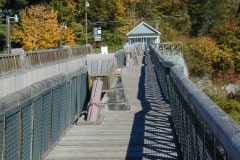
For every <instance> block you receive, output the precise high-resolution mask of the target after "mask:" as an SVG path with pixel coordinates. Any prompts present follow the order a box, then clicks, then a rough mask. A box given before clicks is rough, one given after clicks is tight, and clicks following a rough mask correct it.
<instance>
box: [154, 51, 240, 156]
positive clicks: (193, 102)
mask: <svg viewBox="0 0 240 160" xmlns="http://www.w3.org/2000/svg"><path fill="white" fill-rule="evenodd" d="M150 53H151V55H152V57H153V62H154V64H155V70H156V72H157V75H158V80H159V81H160V85H161V87H162V89H163V93H164V95H165V98H166V99H167V100H168V102H169V103H170V105H171V108H172V111H171V112H172V119H173V124H174V127H175V129H176V132H177V135H178V139H179V142H180V144H181V149H182V151H183V154H184V159H185V160H188V159H189V160H191V159H213V160H215V159H218V160H223V159H228V160H237V159H239V157H240V126H239V125H238V124H237V123H236V122H235V121H233V120H232V118H231V117H229V116H228V115H227V114H226V113H225V112H224V111H223V110H222V109H220V107H218V106H217V105H216V104H215V103H214V102H213V101H212V100H211V99H210V98H209V97H208V96H206V95H205V94H204V93H203V92H202V91H200V90H199V89H198V88H197V87H196V86H195V85H194V84H193V83H192V82H191V81H190V80H189V79H188V78H187V77H186V76H184V74H183V73H182V71H181V70H182V68H181V67H180V66H179V65H177V64H174V63H172V62H169V61H166V60H165V59H164V57H163V55H161V54H160V52H159V51H158V50H157V49H154V48H153V47H151V49H150Z"/></svg>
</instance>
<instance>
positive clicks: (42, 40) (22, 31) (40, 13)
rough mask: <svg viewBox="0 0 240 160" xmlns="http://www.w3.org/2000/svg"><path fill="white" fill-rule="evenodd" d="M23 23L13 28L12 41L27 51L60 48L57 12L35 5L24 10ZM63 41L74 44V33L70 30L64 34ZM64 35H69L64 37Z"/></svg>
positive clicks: (22, 14) (21, 15)
mask: <svg viewBox="0 0 240 160" xmlns="http://www.w3.org/2000/svg"><path fill="white" fill-rule="evenodd" d="M20 17H21V19H20V20H21V21H20V23H19V24H17V25H15V26H14V27H13V35H12V39H13V41H15V42H16V43H19V44H20V45H21V46H22V48H23V49H24V50H26V51H31V50H36V49H43V48H52V47H58V46H59V42H60V25H59V24H58V20H57V12H56V11H54V10H52V9H51V10H49V9H48V8H47V7H46V6H45V5H43V4H40V5H35V6H31V7H29V8H26V9H25V10H23V11H22V12H21V14H20ZM67 31H68V32H69V35H68V34H66V33H64V34H63V40H64V39H66V38H67V39H68V40H65V41H64V42H68V44H69V45H73V44H74V40H72V39H73V38H72V37H74V35H73V32H72V31H71V30H70V29H67V30H65V31H64V32H67ZM64 35H67V37H66V36H64Z"/></svg>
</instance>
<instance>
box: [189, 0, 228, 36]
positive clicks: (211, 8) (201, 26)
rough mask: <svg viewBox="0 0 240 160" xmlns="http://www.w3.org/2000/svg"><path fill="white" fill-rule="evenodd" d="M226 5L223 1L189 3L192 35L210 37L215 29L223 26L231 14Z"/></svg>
mask: <svg viewBox="0 0 240 160" xmlns="http://www.w3.org/2000/svg"><path fill="white" fill-rule="evenodd" d="M226 4H227V3H226ZM226 4H225V3H224V2H223V1H222V0H191V1H189V7H188V14H189V15H190V21H191V23H192V26H191V35H192V36H195V37H196V36H198V35H209V34H210V33H211V29H212V28H213V27H215V26H218V25H221V24H222V23H223V22H224V21H225V20H226V18H227V15H228V13H229V8H228V7H229V6H228V5H226Z"/></svg>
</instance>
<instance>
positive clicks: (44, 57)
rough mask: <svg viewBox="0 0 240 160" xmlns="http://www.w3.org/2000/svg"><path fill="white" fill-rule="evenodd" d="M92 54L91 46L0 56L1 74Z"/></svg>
mask: <svg viewBox="0 0 240 160" xmlns="http://www.w3.org/2000/svg"><path fill="white" fill-rule="evenodd" d="M89 53H91V46H84V47H75V48H58V49H48V50H37V51H31V52H25V53H22V54H7V55H6V54H4V55H0V74H3V73H6V72H12V71H18V70H21V69H23V68H24V69H26V68H28V67H33V66H38V65H45V64H48V63H54V62H58V61H62V60H66V59H69V58H72V57H75V56H80V55H85V54H89Z"/></svg>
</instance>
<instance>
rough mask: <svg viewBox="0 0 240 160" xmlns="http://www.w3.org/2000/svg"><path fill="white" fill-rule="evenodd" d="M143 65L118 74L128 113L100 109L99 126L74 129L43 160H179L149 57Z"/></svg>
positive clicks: (81, 126) (168, 114)
mask: <svg viewBox="0 0 240 160" xmlns="http://www.w3.org/2000/svg"><path fill="white" fill-rule="evenodd" d="M143 61H144V63H146V64H145V65H142V66H141V65H139V66H131V67H130V68H124V69H123V70H122V77H123V85H124V92H125V95H126V96H127V99H128V100H129V104H130V108H131V109H130V111H109V110H107V109H103V110H102V111H101V115H104V119H103V121H102V123H101V125H75V126H73V127H72V128H71V129H70V130H69V131H67V133H66V134H65V135H64V136H63V137H62V138H61V140H60V141H59V143H58V145H57V146H56V147H55V148H54V149H53V150H52V151H51V152H50V153H49V154H48V155H47V157H46V158H45V159H46V160H70V159H71V160H73V159H78V160H79V159H84V160H85V159H95V160H96V159H111V160H113V159H163V160H177V159H181V154H180V152H179V147H178V144H177V143H176V138H175V136H174V135H175V134H174V131H173V129H172V125H171V119H170V107H169V105H168V104H167V103H166V102H165V101H164V100H163V97H162V94H161V92H160V88H159V87H158V84H157V81H156V77H155V73H154V71H153V65H152V64H151V61H150V57H149V55H147V56H145V57H144V60H143Z"/></svg>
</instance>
